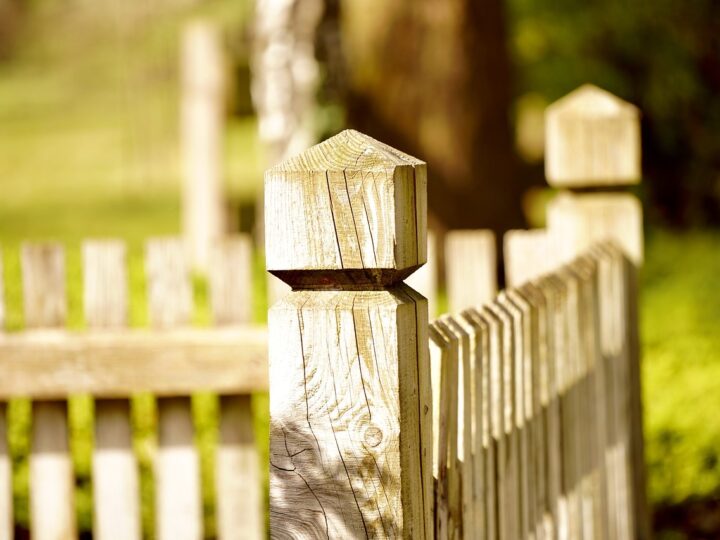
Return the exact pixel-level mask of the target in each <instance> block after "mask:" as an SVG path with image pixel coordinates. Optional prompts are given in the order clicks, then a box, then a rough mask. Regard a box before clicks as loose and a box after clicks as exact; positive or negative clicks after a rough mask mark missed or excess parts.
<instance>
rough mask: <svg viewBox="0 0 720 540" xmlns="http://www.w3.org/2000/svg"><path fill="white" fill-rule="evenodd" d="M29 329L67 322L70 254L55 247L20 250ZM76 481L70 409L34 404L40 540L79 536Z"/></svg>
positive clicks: (33, 471)
mask: <svg viewBox="0 0 720 540" xmlns="http://www.w3.org/2000/svg"><path fill="white" fill-rule="evenodd" d="M21 259H22V260H21V262H22V274H23V301H24V312H25V326H26V327H27V328H49V327H59V326H63V325H64V324H65V320H66V318H67V301H66V297H65V251H64V250H63V248H62V246H59V245H56V244H37V245H31V244H26V245H23V246H22V250H21ZM74 480H75V478H74V474H73V465H72V459H71V457H70V449H69V442H68V425H67V403H66V402H65V401H36V402H34V403H33V427H32V451H31V454H30V529H31V532H32V535H33V538H37V539H38V540H44V539H48V540H55V539H58V538H62V539H63V540H65V539H70V538H75V537H76V536H77V526H76V522H75V504H74V494H75V481H74Z"/></svg>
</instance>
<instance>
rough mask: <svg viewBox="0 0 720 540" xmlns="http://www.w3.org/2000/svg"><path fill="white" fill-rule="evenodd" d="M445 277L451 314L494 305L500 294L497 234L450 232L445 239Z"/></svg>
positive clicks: (482, 231) (477, 231) (474, 231)
mask: <svg viewBox="0 0 720 540" xmlns="http://www.w3.org/2000/svg"><path fill="white" fill-rule="evenodd" d="M445 278H446V283H447V294H448V307H449V310H450V312H451V313H456V312H460V311H462V310H463V309H467V308H469V307H479V306H482V305H483V304H485V303H487V302H490V301H491V300H492V299H493V298H494V297H495V293H496V292H497V256H496V253H495V235H494V234H493V232H492V231H487V230H466V231H461V230H458V231H450V232H449V233H448V234H447V235H446V237H445Z"/></svg>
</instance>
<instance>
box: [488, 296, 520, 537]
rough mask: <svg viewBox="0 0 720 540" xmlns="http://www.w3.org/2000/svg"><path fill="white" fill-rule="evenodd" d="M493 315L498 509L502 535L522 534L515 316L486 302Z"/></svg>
mask: <svg viewBox="0 0 720 540" xmlns="http://www.w3.org/2000/svg"><path fill="white" fill-rule="evenodd" d="M486 307H487V312H488V313H491V314H492V316H493V317H494V319H495V321H494V324H495V325H496V327H497V330H496V331H497V332H499V361H500V379H499V381H498V384H499V385H501V387H502V390H501V392H500V397H501V399H500V401H499V408H500V421H501V426H502V428H501V429H502V435H501V438H500V441H499V444H498V453H497V454H498V478H499V481H498V513H499V515H500V535H499V536H500V538H501V539H506V538H507V539H510V538H520V535H521V530H522V506H521V501H520V475H519V466H520V463H519V459H520V451H519V450H520V449H519V444H518V443H519V440H518V430H517V428H516V422H515V418H516V417H515V414H516V412H515V408H516V406H515V404H516V381H515V378H516V373H515V361H514V348H515V340H514V335H513V325H512V318H511V316H510V314H508V313H507V311H506V310H505V308H504V307H503V306H502V305H501V304H499V303H498V302H497V301H494V302H491V303H490V304H488V305H487V306H486Z"/></svg>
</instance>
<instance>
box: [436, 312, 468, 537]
mask: <svg viewBox="0 0 720 540" xmlns="http://www.w3.org/2000/svg"><path fill="white" fill-rule="evenodd" d="M429 337H430V361H431V370H432V371H431V372H432V399H433V476H434V478H435V527H434V535H435V536H434V537H435V538H436V539H438V540H445V539H450V538H455V537H457V535H458V534H460V532H461V528H460V527H461V526H462V523H461V522H460V519H461V513H460V508H459V498H460V493H459V485H458V481H459V480H460V476H459V473H458V470H457V465H458V463H457V450H458V448H457V447H458V414H457V412H458V411H457V409H458V385H457V381H458V347H457V343H456V342H453V340H452V339H451V336H450V333H449V331H448V330H447V328H446V327H445V325H443V324H442V323H441V322H440V321H437V320H436V321H434V322H433V324H432V325H431V326H430V336H429Z"/></svg>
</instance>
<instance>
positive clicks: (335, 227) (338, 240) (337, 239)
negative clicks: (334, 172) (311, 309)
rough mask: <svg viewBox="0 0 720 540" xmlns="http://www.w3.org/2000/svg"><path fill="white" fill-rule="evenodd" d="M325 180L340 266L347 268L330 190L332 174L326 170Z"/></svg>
mask: <svg viewBox="0 0 720 540" xmlns="http://www.w3.org/2000/svg"><path fill="white" fill-rule="evenodd" d="M325 182H326V184H327V192H328V202H329V205H330V215H331V216H332V222H333V229H335V241H336V242H337V249H338V257H340V268H345V264H344V263H343V256H342V249H340V235H339V234H338V230H337V221H336V220H335V210H334V209H333V201H332V192H331V191H330V174H329V171H325Z"/></svg>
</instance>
